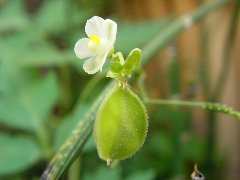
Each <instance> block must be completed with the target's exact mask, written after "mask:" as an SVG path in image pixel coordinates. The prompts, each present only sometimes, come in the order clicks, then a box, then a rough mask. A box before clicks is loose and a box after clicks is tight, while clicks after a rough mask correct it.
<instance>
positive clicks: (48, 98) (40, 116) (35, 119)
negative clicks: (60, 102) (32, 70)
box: [0, 73, 58, 132]
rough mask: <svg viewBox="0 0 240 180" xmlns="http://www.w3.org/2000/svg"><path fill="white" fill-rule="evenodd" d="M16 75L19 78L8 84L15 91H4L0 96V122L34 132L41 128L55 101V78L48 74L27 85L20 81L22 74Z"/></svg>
mask: <svg viewBox="0 0 240 180" xmlns="http://www.w3.org/2000/svg"><path fill="white" fill-rule="evenodd" d="M16 75H19V77H15V81H13V82H9V83H10V84H11V83H12V84H13V85H9V86H8V87H10V88H11V87H16V89H9V91H7V90H8V89H5V92H3V93H2V94H1V98H0V122H1V123H3V124H5V125H7V126H10V127H14V128H20V129H23V130H27V131H33V132H34V131H36V130H37V129H39V128H42V127H43V123H44V122H45V121H46V120H47V116H48V114H49V112H50V111H51V108H52V107H53V105H54V104H55V102H56V100H57V97H58V86H57V82H56V77H55V75H54V74H52V73H49V74H48V75H46V76H45V77H44V78H40V79H38V80H34V81H35V82H31V83H27V82H26V81H27V80H26V79H25V81H24V80H23V79H22V78H23V77H22V76H24V75H23V74H21V73H20V74H16ZM24 78H26V77H24ZM28 80H29V79H28ZM5 84H7V83H6V82H5ZM3 85H4V84H3ZM0 87H1V83H0ZM3 89H4V88H3Z"/></svg>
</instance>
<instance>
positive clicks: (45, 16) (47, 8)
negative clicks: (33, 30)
mask: <svg viewBox="0 0 240 180" xmlns="http://www.w3.org/2000/svg"><path fill="white" fill-rule="evenodd" d="M67 3H68V2H67V1H64V0H52V1H45V2H44V4H43V6H42V8H41V9H40V12H39V13H38V15H37V16H36V19H35V24H36V26H37V27H38V28H39V29H40V30H41V31H43V32H48V33H57V32H61V31H62V30H63V29H65V28H66V22H67V15H66V7H67V6H68V4H67Z"/></svg>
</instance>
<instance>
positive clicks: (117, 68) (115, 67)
mask: <svg viewBox="0 0 240 180" xmlns="http://www.w3.org/2000/svg"><path fill="white" fill-rule="evenodd" d="M110 70H111V71H112V72H113V73H120V72H121V70H122V65H121V63H120V62H119V61H114V60H113V61H111V62H110Z"/></svg>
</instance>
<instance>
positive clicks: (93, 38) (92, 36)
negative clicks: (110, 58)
mask: <svg viewBox="0 0 240 180" xmlns="http://www.w3.org/2000/svg"><path fill="white" fill-rule="evenodd" d="M89 39H90V40H91V41H92V42H94V43H95V44H96V45H99V44H100V37H99V36H98V35H95V34H90V36H89Z"/></svg>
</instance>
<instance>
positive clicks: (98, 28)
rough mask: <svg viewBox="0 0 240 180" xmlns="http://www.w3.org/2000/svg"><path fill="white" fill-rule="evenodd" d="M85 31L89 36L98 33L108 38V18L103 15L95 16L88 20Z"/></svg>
mask: <svg viewBox="0 0 240 180" xmlns="http://www.w3.org/2000/svg"><path fill="white" fill-rule="evenodd" d="M85 32H86V34H87V35H88V37H89V36H90V35H91V34H94V35H98V36H100V37H101V38H105V39H107V38H108V25H107V22H106V20H104V19H103V18H101V17H98V16H93V17H92V18H91V19H89V20H87V23H86V26H85Z"/></svg>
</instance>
